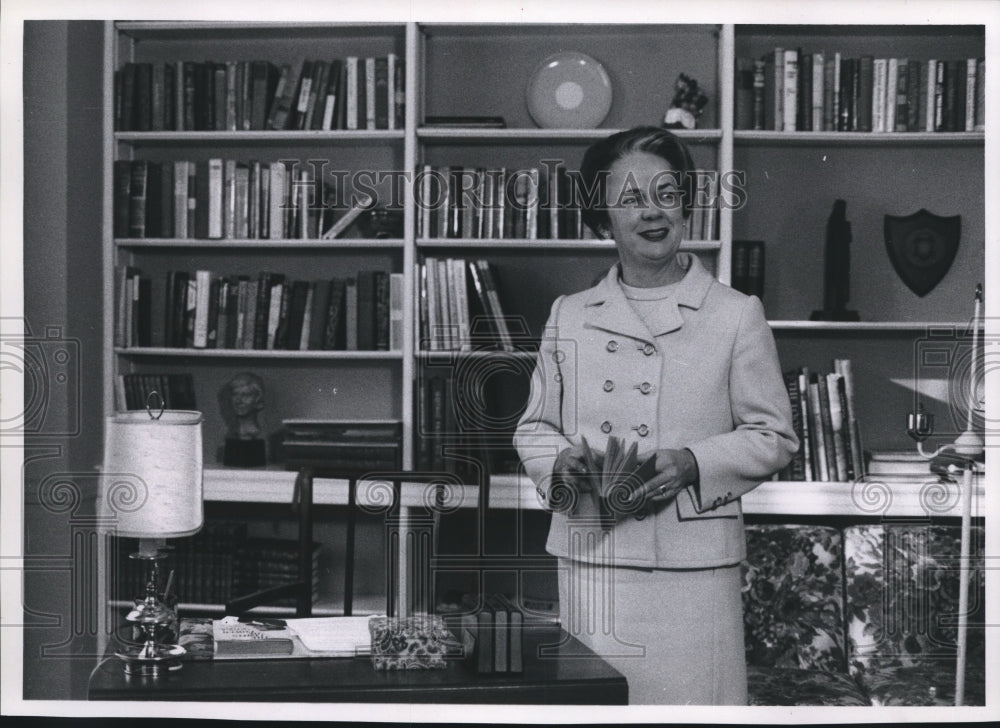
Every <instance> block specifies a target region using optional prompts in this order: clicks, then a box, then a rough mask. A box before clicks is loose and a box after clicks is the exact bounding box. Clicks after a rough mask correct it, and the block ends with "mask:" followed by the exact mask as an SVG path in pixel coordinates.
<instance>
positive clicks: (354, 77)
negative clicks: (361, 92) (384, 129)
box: [344, 56, 359, 129]
mask: <svg viewBox="0 0 1000 728" xmlns="http://www.w3.org/2000/svg"><path fill="white" fill-rule="evenodd" d="M344 64H345V66H346V68H347V89H346V91H347V93H346V95H345V96H344V101H345V102H346V103H347V128H348V129H357V128H358V81H359V79H358V57H357V56H348V57H347V59H346V60H345V61H344Z"/></svg>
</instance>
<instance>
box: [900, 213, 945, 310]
mask: <svg viewBox="0 0 1000 728" xmlns="http://www.w3.org/2000/svg"><path fill="white" fill-rule="evenodd" d="M961 236H962V216H961V215H954V216H953V217H941V216H940V215H935V214H933V213H931V212H928V211H927V210H923V209H921V210H919V211H917V212H915V213H913V214H912V215H907V216H906V217H896V216H894V215H886V216H885V249H886V252H887V253H888V254H889V260H891V261H892V267H893V268H895V269H896V273H897V274H898V275H899V277H900V278H902V279H903V283H905V284H906V285H907V286H908V287H909V288H910V290H911V291H913V292H914V293H916V294H917V295H918V296H926V295H927V294H928V293H930V292H931V291H932V290H934V286H936V285H937V284H938V283H940V282H941V279H942V278H944V276H945V274H946V273H947V272H948V269H949V268H951V264H952V262H953V261H954V260H955V254H956V253H957V252H958V241H959V238H961Z"/></svg>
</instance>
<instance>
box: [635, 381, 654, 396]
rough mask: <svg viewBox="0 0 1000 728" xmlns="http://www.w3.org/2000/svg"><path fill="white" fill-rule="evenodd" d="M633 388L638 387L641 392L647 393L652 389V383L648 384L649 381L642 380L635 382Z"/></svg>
mask: <svg viewBox="0 0 1000 728" xmlns="http://www.w3.org/2000/svg"><path fill="white" fill-rule="evenodd" d="M635 388H636V389H638V390H639V391H640V392H642V393H643V394H649V393H650V392H652V391H653V385H652V384H650V383H649V382H643V383H642V384H637V385H635Z"/></svg>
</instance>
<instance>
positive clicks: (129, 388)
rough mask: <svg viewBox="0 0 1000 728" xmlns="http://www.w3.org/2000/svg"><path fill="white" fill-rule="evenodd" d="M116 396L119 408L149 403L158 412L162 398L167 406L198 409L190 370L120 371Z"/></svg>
mask: <svg viewBox="0 0 1000 728" xmlns="http://www.w3.org/2000/svg"><path fill="white" fill-rule="evenodd" d="M153 392H156V393H157V394H158V395H159V397H160V399H157V398H156V395H153ZM151 395H152V396H151ZM115 400H116V406H117V409H118V410H143V409H146V408H147V406H148V407H149V408H150V409H152V410H153V411H154V412H156V411H158V410H159V408H160V403H161V402H162V404H163V407H164V408H165V409H179V410H197V409H198V403H197V400H196V398H195V394H194V377H193V376H192V375H191V374H190V373H185V374H179V373H174V374H138V373H131V374H119V375H118V376H117V377H115Z"/></svg>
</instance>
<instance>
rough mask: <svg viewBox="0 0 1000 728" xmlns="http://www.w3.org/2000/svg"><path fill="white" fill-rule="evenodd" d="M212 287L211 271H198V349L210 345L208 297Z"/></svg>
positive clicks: (196, 287)
mask: <svg viewBox="0 0 1000 728" xmlns="http://www.w3.org/2000/svg"><path fill="white" fill-rule="evenodd" d="M211 288H212V273H211V271H207V270H199V271H196V272H195V304H194V348H196V349H204V348H205V347H206V346H208V306H209V301H208V297H209V292H210V291H211Z"/></svg>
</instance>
